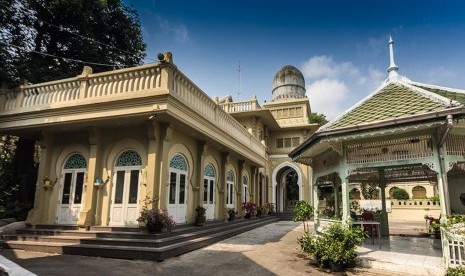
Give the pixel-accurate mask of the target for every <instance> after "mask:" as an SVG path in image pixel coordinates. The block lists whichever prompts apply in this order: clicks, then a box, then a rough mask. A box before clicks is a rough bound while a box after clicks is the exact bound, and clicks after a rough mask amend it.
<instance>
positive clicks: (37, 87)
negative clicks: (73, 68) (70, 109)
mask: <svg viewBox="0 0 465 276" xmlns="http://www.w3.org/2000/svg"><path fill="white" fill-rule="evenodd" d="M79 89H80V81H79V80H77V78H74V79H68V80H65V81H56V82H49V83H39V84H34V85H28V86H25V87H23V88H22V89H21V90H22V93H23V94H22V95H21V94H20V95H18V96H17V97H16V101H18V102H16V103H15V106H13V108H14V107H32V106H38V105H44V104H50V103H57V102H65V101H70V100H76V99H78V98H79ZM21 96H22V97H21ZM18 105H19V106H18ZM5 108H6V106H5Z"/></svg>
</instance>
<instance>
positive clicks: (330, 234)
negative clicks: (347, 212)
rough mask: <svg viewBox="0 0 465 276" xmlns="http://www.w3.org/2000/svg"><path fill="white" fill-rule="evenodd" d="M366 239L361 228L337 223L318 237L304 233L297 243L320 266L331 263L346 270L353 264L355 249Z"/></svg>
mask: <svg viewBox="0 0 465 276" xmlns="http://www.w3.org/2000/svg"><path fill="white" fill-rule="evenodd" d="M366 237H367V236H366V234H365V233H364V231H363V230H362V228H360V227H352V225H351V224H349V225H343V224H342V223H340V222H337V223H333V224H331V225H330V226H329V227H328V228H326V229H325V231H324V232H323V233H322V234H321V235H319V236H314V235H310V234H309V233H305V234H304V235H303V236H302V237H300V238H298V243H299V245H300V247H301V249H302V251H304V252H305V253H307V254H310V255H311V256H313V257H315V258H316V259H317V261H318V262H320V264H323V265H325V264H327V263H328V262H333V263H335V264H338V265H340V266H342V267H343V268H347V267H349V266H350V265H351V264H353V263H354V262H355V259H356V258H357V254H356V253H355V249H356V247H357V246H360V245H361V244H362V242H363V240H364V239H365V238H366Z"/></svg>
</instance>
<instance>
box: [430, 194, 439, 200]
mask: <svg viewBox="0 0 465 276" xmlns="http://www.w3.org/2000/svg"><path fill="white" fill-rule="evenodd" d="M429 200H431V201H434V202H439V195H434V196H432V197H430V198H429Z"/></svg>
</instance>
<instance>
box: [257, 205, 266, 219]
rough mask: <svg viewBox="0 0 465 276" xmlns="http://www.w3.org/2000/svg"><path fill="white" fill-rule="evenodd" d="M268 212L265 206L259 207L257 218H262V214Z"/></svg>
mask: <svg viewBox="0 0 465 276" xmlns="http://www.w3.org/2000/svg"><path fill="white" fill-rule="evenodd" d="M266 214H267V209H266V207H265V206H259V207H257V218H261V217H262V216H264V215H266Z"/></svg>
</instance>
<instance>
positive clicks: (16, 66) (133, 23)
mask: <svg viewBox="0 0 465 276" xmlns="http://www.w3.org/2000/svg"><path fill="white" fill-rule="evenodd" d="M0 15H1V16H0V18H1V19H0V62H1V63H2V66H1V68H0V77H2V80H3V81H6V82H8V84H9V86H15V85H17V84H18V83H19V80H20V79H26V80H28V81H29V82H32V83H37V82H44V81H50V80H55V79H59V78H65V77H71V76H76V75H78V74H79V73H80V72H81V71H82V67H83V65H90V66H91V67H92V68H93V70H94V72H101V71H108V70H111V69H115V68H122V67H125V66H135V65H139V64H141V62H142V60H143V58H144V57H145V48H146V45H145V43H144V42H143V39H142V34H141V27H140V22H139V19H138V15H137V13H136V12H135V11H134V10H133V9H131V8H130V7H127V6H125V5H124V4H123V3H122V1H121V0H105V1H104V0H84V1H82V0H53V1H47V0H0Z"/></svg>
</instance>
